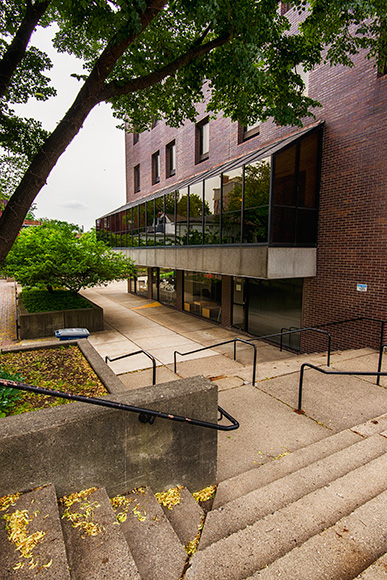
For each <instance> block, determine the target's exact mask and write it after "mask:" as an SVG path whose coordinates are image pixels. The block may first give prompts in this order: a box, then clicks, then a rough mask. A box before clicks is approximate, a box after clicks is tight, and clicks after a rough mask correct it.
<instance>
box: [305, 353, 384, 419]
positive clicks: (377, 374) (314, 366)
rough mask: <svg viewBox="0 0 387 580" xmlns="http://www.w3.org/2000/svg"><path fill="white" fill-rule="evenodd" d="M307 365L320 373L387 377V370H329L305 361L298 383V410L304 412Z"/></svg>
mask: <svg viewBox="0 0 387 580" xmlns="http://www.w3.org/2000/svg"><path fill="white" fill-rule="evenodd" d="M305 367H309V368H311V369H314V370H316V371H318V372H319V373H323V374H325V375H349V376H370V377H376V376H377V377H380V376H382V377H387V372H381V371H377V372H372V371H369V372H368V371H327V370H326V369H323V368H321V367H317V366H316V365H312V364H310V363H303V364H302V365H301V368H300V382H299V385H298V407H297V412H298V413H302V412H303V411H302V388H303V383H304V371H305Z"/></svg>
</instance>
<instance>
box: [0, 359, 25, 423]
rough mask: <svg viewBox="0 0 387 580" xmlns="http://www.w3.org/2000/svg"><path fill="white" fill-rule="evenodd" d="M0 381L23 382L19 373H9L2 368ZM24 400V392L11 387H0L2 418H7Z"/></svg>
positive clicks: (0, 413) (0, 411)
mask: <svg viewBox="0 0 387 580" xmlns="http://www.w3.org/2000/svg"><path fill="white" fill-rule="evenodd" d="M0 379H6V380H8V381H15V382H19V383H21V382H22V381H23V379H22V377H21V376H20V375H19V373H14V374H11V373H7V372H6V371H3V370H2V369H1V368H0ZM21 398H22V392H21V391H18V390H17V389H12V388H11V387H2V386H1V385H0V417H6V416H7V414H8V413H9V412H10V411H11V410H12V408H13V407H14V406H15V405H16V403H17V402H18V401H20V399H21Z"/></svg>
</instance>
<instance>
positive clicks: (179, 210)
mask: <svg viewBox="0 0 387 580" xmlns="http://www.w3.org/2000/svg"><path fill="white" fill-rule="evenodd" d="M187 237H188V187H183V188H181V189H180V190H178V191H176V245H178V246H184V245H186V244H187V241H188V240H187Z"/></svg>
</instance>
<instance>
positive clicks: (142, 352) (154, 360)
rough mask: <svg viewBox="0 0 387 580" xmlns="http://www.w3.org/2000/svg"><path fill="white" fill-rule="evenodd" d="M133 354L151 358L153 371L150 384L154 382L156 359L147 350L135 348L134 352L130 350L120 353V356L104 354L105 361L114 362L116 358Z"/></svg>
mask: <svg viewBox="0 0 387 580" xmlns="http://www.w3.org/2000/svg"><path fill="white" fill-rule="evenodd" d="M135 354H145V355H146V356H147V357H148V358H150V359H151V361H152V364H153V373H152V385H155V384H156V359H155V357H154V356H153V355H151V354H150V353H149V352H147V351H146V350H144V349H141V350H136V352H130V353H129V354H122V355H121V356H116V357H115V358H110V357H109V356H105V363H107V362H108V361H109V362H114V361H116V360H120V359H121V358H127V357H128V356H134V355H135Z"/></svg>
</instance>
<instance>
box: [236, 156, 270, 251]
mask: <svg viewBox="0 0 387 580" xmlns="http://www.w3.org/2000/svg"><path fill="white" fill-rule="evenodd" d="M270 166H271V163H270V157H267V158H266V159H263V160H262V161H256V162H255V163H251V164H250V165H246V166H245V195H244V211H243V243H245V244H256V243H261V242H267V240H268V226H269V198H270V171H271V168H270Z"/></svg>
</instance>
